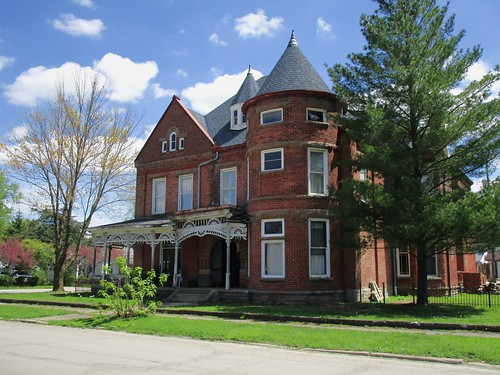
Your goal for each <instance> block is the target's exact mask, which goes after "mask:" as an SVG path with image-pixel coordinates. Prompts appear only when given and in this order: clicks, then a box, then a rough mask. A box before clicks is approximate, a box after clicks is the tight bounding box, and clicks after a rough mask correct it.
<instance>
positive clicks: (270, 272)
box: [261, 219, 285, 278]
mask: <svg viewBox="0 0 500 375" xmlns="http://www.w3.org/2000/svg"><path fill="white" fill-rule="evenodd" d="M284 235H285V219H265V220H262V221H261V237H262V239H263V240H262V260H261V265H262V271H261V274H262V277H264V278H265V277H267V278H284V277H285V241H284V240H283V239H277V238H275V237H283V236H284Z"/></svg>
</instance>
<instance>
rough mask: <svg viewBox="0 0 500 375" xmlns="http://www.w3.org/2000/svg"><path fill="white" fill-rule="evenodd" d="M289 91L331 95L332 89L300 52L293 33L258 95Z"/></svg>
mask: <svg viewBox="0 0 500 375" xmlns="http://www.w3.org/2000/svg"><path fill="white" fill-rule="evenodd" d="M288 90H307V91H320V92H321V91H323V92H328V93H331V90H330V88H329V87H328V86H327V85H326V83H325V82H324V81H323V79H321V77H320V75H319V74H318V72H317V71H316V70H315V69H314V67H313V66H312V65H311V63H310V62H309V60H307V58H306V57H305V56H304V54H303V53H302V51H301V50H300V48H299V45H298V43H297V40H296V39H295V36H294V34H293V32H292V36H291V38H290V42H289V43H288V47H287V48H286V50H285V52H284V53H283V55H282V56H281V58H280V59H279V60H278V63H277V64H276V65H275V66H274V68H273V70H272V71H271V73H270V74H269V76H268V77H267V79H266V81H265V83H264V84H263V85H262V87H261V88H260V90H259V92H258V93H257V95H262V94H269V93H272V92H278V91H288Z"/></svg>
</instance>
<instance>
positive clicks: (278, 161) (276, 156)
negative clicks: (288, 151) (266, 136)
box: [260, 148, 284, 172]
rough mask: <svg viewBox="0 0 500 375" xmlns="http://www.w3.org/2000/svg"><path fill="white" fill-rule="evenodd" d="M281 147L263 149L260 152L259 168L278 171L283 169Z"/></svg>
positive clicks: (263, 170)
mask: <svg viewBox="0 0 500 375" xmlns="http://www.w3.org/2000/svg"><path fill="white" fill-rule="evenodd" d="M283 164H284V163H283V149H282V148H275V149H272V150H264V151H261V153H260V170H261V171H262V172H265V171H279V170H282V169H283Z"/></svg>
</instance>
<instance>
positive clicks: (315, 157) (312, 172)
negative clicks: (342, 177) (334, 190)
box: [308, 149, 328, 195]
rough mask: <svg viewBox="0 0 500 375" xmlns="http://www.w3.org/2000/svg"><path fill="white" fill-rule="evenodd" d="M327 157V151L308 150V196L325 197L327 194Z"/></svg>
mask: <svg viewBox="0 0 500 375" xmlns="http://www.w3.org/2000/svg"><path fill="white" fill-rule="evenodd" d="M327 157H328V152H327V150H322V149H309V150H308V175H309V194H310V195H327V193H328V186H327V184H328V166H327Z"/></svg>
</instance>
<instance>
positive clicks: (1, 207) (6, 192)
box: [0, 172, 20, 238]
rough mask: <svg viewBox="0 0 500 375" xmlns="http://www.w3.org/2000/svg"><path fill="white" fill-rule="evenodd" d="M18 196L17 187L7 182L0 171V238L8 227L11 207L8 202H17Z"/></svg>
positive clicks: (3, 236)
mask: <svg viewBox="0 0 500 375" xmlns="http://www.w3.org/2000/svg"><path fill="white" fill-rule="evenodd" d="M19 198H20V195H19V188H18V186H17V185H16V184H14V183H11V182H9V180H8V179H7V177H5V175H4V173H3V172H0V238H5V235H6V232H7V229H8V227H9V221H10V215H11V213H12V208H11V207H10V206H9V203H14V202H17V201H18V200H19Z"/></svg>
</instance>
